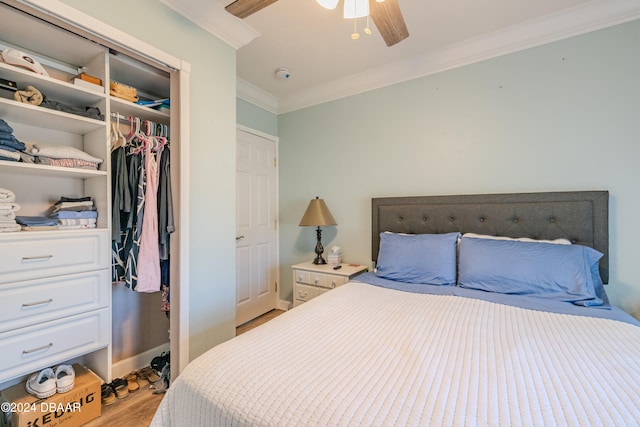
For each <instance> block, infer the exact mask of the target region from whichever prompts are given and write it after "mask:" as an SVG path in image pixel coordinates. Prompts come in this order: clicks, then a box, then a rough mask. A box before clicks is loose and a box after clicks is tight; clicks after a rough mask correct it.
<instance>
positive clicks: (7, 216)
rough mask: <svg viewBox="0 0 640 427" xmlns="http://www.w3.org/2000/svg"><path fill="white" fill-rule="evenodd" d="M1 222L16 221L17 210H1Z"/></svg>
mask: <svg viewBox="0 0 640 427" xmlns="http://www.w3.org/2000/svg"><path fill="white" fill-rule="evenodd" d="M0 222H14V223H15V222H16V214H15V212H0Z"/></svg>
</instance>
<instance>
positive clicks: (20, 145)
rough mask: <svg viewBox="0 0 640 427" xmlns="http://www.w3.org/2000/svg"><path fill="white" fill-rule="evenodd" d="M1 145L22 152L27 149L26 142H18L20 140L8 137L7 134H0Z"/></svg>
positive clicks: (11, 136)
mask: <svg viewBox="0 0 640 427" xmlns="http://www.w3.org/2000/svg"><path fill="white" fill-rule="evenodd" d="M0 145H3V146H6V147H12V148H15V149H16V150H20V151H24V150H25V149H26V148H27V146H26V145H25V143H24V142H22V141H20V140H18V138H16V137H15V136H13V135H9V136H7V135H6V134H0ZM12 151H13V150H12Z"/></svg>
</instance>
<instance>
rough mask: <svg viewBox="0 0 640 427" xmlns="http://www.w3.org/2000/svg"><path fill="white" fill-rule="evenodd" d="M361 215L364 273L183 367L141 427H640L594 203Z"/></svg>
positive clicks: (493, 201)
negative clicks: (366, 233)
mask: <svg viewBox="0 0 640 427" xmlns="http://www.w3.org/2000/svg"><path fill="white" fill-rule="evenodd" d="M371 206H372V217H371V219H372V234H371V237H372V241H371V243H372V259H373V260H374V261H376V269H375V270H374V271H372V272H369V273H365V274H363V275H360V276H358V277H356V279H354V280H353V281H351V282H349V283H347V284H345V285H343V286H340V287H338V288H336V289H334V290H332V291H330V292H327V293H325V294H323V295H321V296H319V297H317V298H314V299H313V300H311V301H309V302H307V303H305V304H303V305H301V306H299V307H296V308H295V309H292V310H289V311H287V312H286V313H284V314H282V315H280V316H278V317H276V318H275V319H273V320H271V321H269V322H268V323H266V324H264V325H262V326H260V327H258V328H256V329H253V330H251V331H249V332H246V333H245V334H242V335H240V336H238V337H236V338H234V339H231V340H229V341H227V342H225V343H222V344H220V345H218V346H216V347H215V348H213V349H211V350H210V351H208V352H206V353H205V354H203V355H202V356H200V357H198V358H197V359H195V360H194V361H192V362H191V363H190V364H189V365H188V366H187V368H186V369H185V370H184V371H183V373H182V374H181V375H180V377H179V378H177V379H176V380H175V381H174V382H173V383H172V385H171V387H170V389H169V390H168V392H167V394H166V396H165V397H164V399H163V400H162V402H161V404H160V406H159V408H158V410H157V412H156V414H155V417H154V419H153V421H152V425H153V426H468V425H483V426H484V425H486V426H518V425H521V426H532V425H536V426H537V425H549V426H556V425H568V426H571V425H575V426H585V425H602V426H605V425H606V426H614V425H620V426H622V425H624V426H629V425H640V409H639V406H640V405H639V402H640V323H639V322H638V321H637V320H636V319H634V318H632V317H631V316H629V315H627V314H626V313H624V312H623V311H622V310H619V309H617V308H616V307H611V306H609V305H608V301H607V297H606V292H605V291H604V286H603V283H607V282H608V278H609V263H608V193H607V192H606V191H580V192H554V193H524V194H497V195H495V194H494V195H469V196H426V197H402V198H395V197H394V198H375V199H372V202H371ZM541 266H542V267H541Z"/></svg>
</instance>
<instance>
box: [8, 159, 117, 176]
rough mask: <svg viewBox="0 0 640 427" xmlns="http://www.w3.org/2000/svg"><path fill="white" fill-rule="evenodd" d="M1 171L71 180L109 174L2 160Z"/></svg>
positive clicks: (99, 171)
mask: <svg viewBox="0 0 640 427" xmlns="http://www.w3.org/2000/svg"><path fill="white" fill-rule="evenodd" d="M0 171H1V172H10V173H12V174H19V173H22V174H26V175H29V176H34V175H37V176H56V177H69V178H95V177H102V178H104V177H106V176H107V172H106V171H101V170H90V169H79V168H65V167H61V166H48V165H39V164H33V163H22V162H12V161H9V160H0Z"/></svg>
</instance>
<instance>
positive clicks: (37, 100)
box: [13, 86, 44, 105]
mask: <svg viewBox="0 0 640 427" xmlns="http://www.w3.org/2000/svg"><path fill="white" fill-rule="evenodd" d="M13 99H15V100H16V101H18V102H24V103H25V104H31V105H40V104H42V100H43V99H44V98H43V97H42V93H40V91H39V90H38V89H36V88H35V87H33V86H27V87H26V88H24V89H22V90H17V91H15V92H14V94H13Z"/></svg>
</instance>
